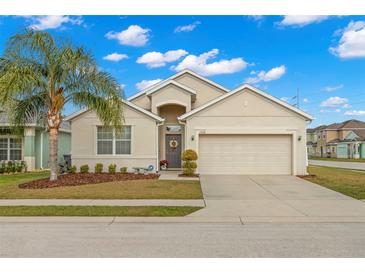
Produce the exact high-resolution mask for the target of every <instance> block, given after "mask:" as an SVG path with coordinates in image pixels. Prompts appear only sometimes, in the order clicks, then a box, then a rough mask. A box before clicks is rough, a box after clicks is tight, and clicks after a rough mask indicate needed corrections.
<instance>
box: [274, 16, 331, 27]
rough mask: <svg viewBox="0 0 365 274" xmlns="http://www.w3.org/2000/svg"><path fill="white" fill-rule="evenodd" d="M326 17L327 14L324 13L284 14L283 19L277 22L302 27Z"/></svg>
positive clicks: (281, 24)
mask: <svg viewBox="0 0 365 274" xmlns="http://www.w3.org/2000/svg"><path fill="white" fill-rule="evenodd" d="M328 18H329V16H325V15H285V16H284V18H283V20H282V21H280V22H278V23H277V24H278V25H279V26H295V27H304V26H306V25H309V24H313V23H319V22H322V21H324V20H326V19H328Z"/></svg>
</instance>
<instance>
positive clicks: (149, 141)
mask: <svg viewBox="0 0 365 274" xmlns="http://www.w3.org/2000/svg"><path fill="white" fill-rule="evenodd" d="M124 118H125V125H130V126H131V127H132V136H131V139H132V144H131V154H130V155H98V154H97V150H96V149H97V145H96V140H97V126H102V123H101V121H100V120H99V118H98V117H97V115H96V113H95V112H92V111H88V112H85V113H84V114H82V115H80V116H79V117H76V118H75V119H74V120H72V123H71V128H72V142H71V144H72V152H71V154H72V164H74V165H76V167H77V168H78V169H79V167H80V166H81V165H84V164H88V165H89V167H90V170H91V171H93V170H94V167H95V164H96V163H103V164H104V168H107V166H108V165H110V164H116V165H117V169H118V170H119V168H121V167H128V169H129V171H131V169H132V168H133V167H147V166H149V165H153V166H154V167H155V168H156V167H157V147H158V146H157V136H158V134H157V126H156V121H155V120H154V119H152V118H150V117H148V116H146V115H145V114H142V113H140V112H139V111H136V110H134V109H132V108H130V107H128V106H125V108H124Z"/></svg>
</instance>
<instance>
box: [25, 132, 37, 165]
mask: <svg viewBox="0 0 365 274" xmlns="http://www.w3.org/2000/svg"><path fill="white" fill-rule="evenodd" d="M24 161H25V162H26V163H27V166H28V170H29V171H31V170H34V169H35V128H26V129H25V130H24Z"/></svg>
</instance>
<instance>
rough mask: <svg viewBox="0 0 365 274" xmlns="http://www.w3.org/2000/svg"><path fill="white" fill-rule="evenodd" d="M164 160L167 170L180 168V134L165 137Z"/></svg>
mask: <svg viewBox="0 0 365 274" xmlns="http://www.w3.org/2000/svg"><path fill="white" fill-rule="evenodd" d="M165 141H166V142H165V148H166V160H167V161H168V162H169V164H168V167H169V168H180V167H181V134H168V135H166V137H165Z"/></svg>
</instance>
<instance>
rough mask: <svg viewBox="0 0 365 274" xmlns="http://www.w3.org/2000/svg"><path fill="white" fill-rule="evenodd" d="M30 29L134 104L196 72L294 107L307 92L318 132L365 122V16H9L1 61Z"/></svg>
mask: <svg viewBox="0 0 365 274" xmlns="http://www.w3.org/2000/svg"><path fill="white" fill-rule="evenodd" d="M29 26H32V27H33V28H37V29H41V30H47V31H50V32H51V33H53V34H55V35H59V36H62V37H66V38H70V39H72V41H73V42H74V43H75V44H77V45H82V46H84V47H86V48H87V49H89V50H90V51H91V52H92V53H93V55H94V57H95V59H96V60H97V62H98V64H99V65H100V68H101V69H102V70H105V71H107V72H109V73H111V74H112V75H113V76H114V77H116V79H118V81H119V82H120V84H121V85H123V86H124V90H125V95H126V96H127V97H128V96H130V95H133V94H134V93H136V92H138V90H139V89H140V88H142V87H145V86H146V85H147V84H149V83H154V82H155V81H157V80H158V79H164V78H166V77H169V76H171V75H172V74H174V73H176V71H179V70H181V69H184V68H190V69H193V70H195V71H197V72H198V73H201V74H203V75H204V76H206V77H207V78H209V79H211V80H213V81H216V82H217V83H219V84H221V85H223V86H225V87H227V88H230V89H233V88H235V87H237V86H239V85H241V84H243V83H245V82H249V83H251V84H252V85H254V86H257V87H259V88H261V89H263V90H265V91H266V92H268V93H270V94H272V95H274V96H276V97H278V98H281V99H283V100H288V101H289V102H290V103H295V100H290V99H288V98H292V97H293V96H295V95H296V91H297V89H299V94H300V108H301V109H303V110H305V111H307V112H308V113H310V114H312V115H313V116H314V117H315V118H316V120H315V121H314V122H313V123H312V125H313V126H314V125H319V124H323V123H332V122H336V121H342V120H345V119H352V118H355V119H362V120H364V119H365V16H342V17H337V16H336V17H335V16H330V17H328V16H286V17H284V16H28V17H15V16H5V17H0V53H1V52H2V51H3V50H4V46H5V43H6V41H7V39H8V38H9V37H10V36H11V35H13V34H15V33H16V32H18V31H21V30H22V29H23V28H25V27H29ZM73 111H75V109H74V108H73V107H72V106H68V107H67V108H66V109H65V114H69V113H71V112H73Z"/></svg>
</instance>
